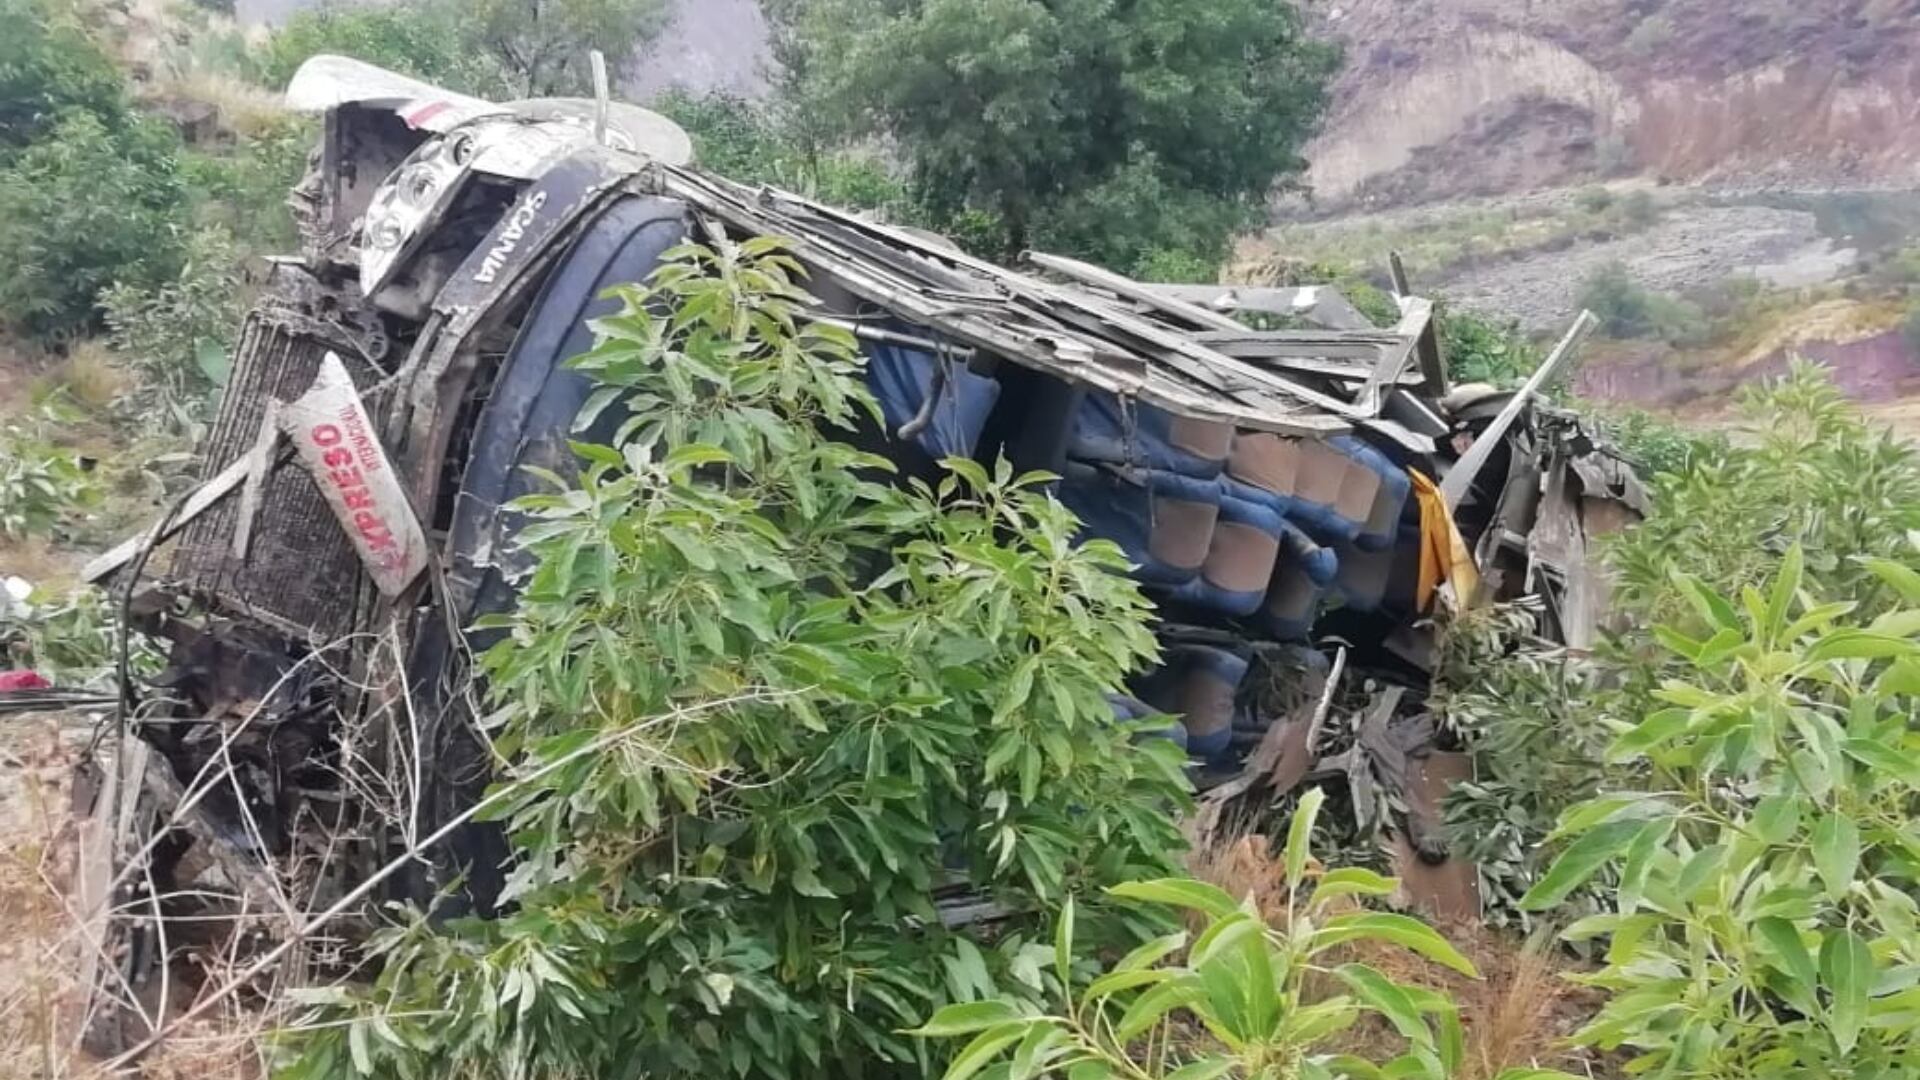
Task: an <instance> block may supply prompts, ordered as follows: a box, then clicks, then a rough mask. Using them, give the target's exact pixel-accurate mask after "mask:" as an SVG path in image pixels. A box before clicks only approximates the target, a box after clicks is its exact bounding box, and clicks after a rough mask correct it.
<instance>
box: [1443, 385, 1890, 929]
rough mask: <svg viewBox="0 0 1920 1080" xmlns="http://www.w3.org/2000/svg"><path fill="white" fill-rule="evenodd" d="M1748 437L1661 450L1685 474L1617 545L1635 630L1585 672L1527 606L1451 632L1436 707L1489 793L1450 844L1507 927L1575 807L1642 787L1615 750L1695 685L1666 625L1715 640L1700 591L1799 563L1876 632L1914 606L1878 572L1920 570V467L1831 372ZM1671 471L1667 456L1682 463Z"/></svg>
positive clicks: (1464, 793) (1596, 906)
mask: <svg viewBox="0 0 1920 1080" xmlns="http://www.w3.org/2000/svg"><path fill="white" fill-rule="evenodd" d="M1743 408H1744V412H1745V418H1746V428H1747V430H1746V431H1744V432H1741V433H1739V434H1738V435H1737V436H1736V437H1735V438H1733V439H1731V440H1729V439H1725V438H1706V439H1698V440H1694V439H1689V438H1688V437H1686V436H1684V435H1679V434H1677V433H1672V432H1670V431H1669V432H1668V433H1666V434H1662V435H1659V436H1657V439H1656V438H1655V437H1649V441H1650V442H1656V441H1657V442H1663V443H1665V444H1666V445H1667V446H1668V447H1669V448H1674V444H1675V443H1676V442H1678V441H1680V440H1686V441H1685V443H1684V446H1685V448H1684V450H1680V451H1678V452H1677V453H1672V458H1679V459H1681V460H1682V461H1683V464H1682V465H1679V466H1677V467H1665V468H1662V469H1660V470H1659V471H1657V472H1656V473H1655V475H1654V476H1653V477H1652V478H1651V481H1650V484H1651V487H1652V491H1653V498H1652V512H1651V513H1650V515H1649V516H1648V518H1647V520H1646V521H1644V522H1642V523H1641V524H1640V525H1638V526H1636V527H1635V528H1633V529H1631V530H1629V531H1627V532H1626V533H1624V534H1621V535H1620V536H1618V537H1615V538H1613V539H1612V540H1611V541H1610V542H1609V543H1607V544H1606V545H1605V547H1604V549H1603V550H1604V556H1605V558H1606V561H1607V564H1608V566H1609V568H1610V569H1611V570H1612V571H1613V574H1614V577H1615V588H1614V593H1613V603H1614V608H1615V615H1616V617H1617V619H1618V621H1619V623H1620V625H1621V626H1622V627H1624V629H1623V630H1622V631H1621V632H1620V633H1618V634H1616V635H1614V636H1611V637H1610V638H1608V639H1607V640H1605V641H1604V642H1603V643H1602V645H1601V646H1600V647H1599V648H1598V649H1596V650H1595V653H1594V655H1592V656H1591V657H1586V658H1578V657H1570V656H1568V655H1566V654H1565V653H1564V652H1561V651H1557V650H1552V649H1549V648H1547V647H1546V646H1544V645H1542V644H1541V643H1540V642H1539V641H1538V640H1537V638H1536V636H1535V635H1534V634H1533V632H1532V629H1533V628H1532V615H1531V613H1529V612H1527V611H1525V610H1514V609H1496V610H1494V611H1491V612H1487V613H1484V614H1479V615H1476V616H1473V617H1468V618H1464V619H1462V620H1460V621H1459V622H1457V623H1455V624H1454V625H1453V626H1451V627H1450V628H1449V632H1448V636H1447V643H1446V648H1445V650H1444V651H1443V654H1442V656H1443V662H1442V664H1441V667H1440V670H1439V671H1438V673H1437V676H1436V678H1437V681H1438V684H1439V687H1438V688H1439V693H1438V695H1437V696H1436V701H1435V709H1436V712H1437V713H1438V714H1439V715H1440V716H1442V717H1443V718H1444V719H1445V720H1446V722H1447V723H1448V725H1449V726H1450V727H1451V728H1452V729H1453V730H1454V731H1456V732H1457V733H1459V735H1460V737H1461V739H1462V741H1463V743H1464V744H1465V746H1466V748H1467V750H1469V751H1470V752H1471V753H1472V754H1473V755H1474V761H1475V779H1474V781H1473V782H1472V783H1470V784H1463V785H1461V786H1459V787H1458V788H1457V789H1456V790H1455V791H1454V793H1453V794H1452V796H1450V798H1449V800H1448V806H1447V813H1448V819H1449V822H1450V825H1451V828H1450V830H1449V831H1450V835H1451V838H1452V840H1453V843H1454V844H1455V845H1456V847H1457V848H1458V850H1460V851H1461V852H1462V853H1464V854H1467V855H1470V856H1472V857H1473V858H1475V859H1476V860H1478V861H1479V863H1480V866H1481V869H1482V873H1483V878H1482V880H1483V884H1484V885H1485V887H1486V896H1487V898H1488V901H1489V903H1490V905H1491V910H1492V912H1493V913H1494V917H1495V918H1496V920H1497V921H1501V922H1512V923H1516V924H1522V925H1524V924H1526V923H1527V921H1528V920H1529V918H1530V916H1529V915H1528V914H1527V913H1526V912H1524V911H1521V910H1520V909H1519V908H1518V907H1517V906H1516V905H1515V900H1516V897H1517V896H1518V895H1519V894H1521V893H1524V892H1525V891H1526V890H1528V889H1530V888H1532V887H1533V886H1534V885H1535V884H1536V883H1537V882H1538V881H1539V880H1540V877H1541V874H1542V872H1543V871H1544V869H1545V867H1546V865H1547V860H1548V858H1549V857H1550V855H1551V854H1552V853H1553V851H1554V848H1553V846H1552V845H1548V844H1547V843H1546V838H1547V837H1548V835H1549V834H1550V833H1551V832H1552V830H1553V828H1554V825H1555V822H1556V821H1557V820H1558V818H1559V817H1560V815H1561V814H1562V813H1563V812H1564V811H1565V810H1566V809H1567V808H1568V807H1569V806H1571V805H1572V804H1573V803H1574V802H1576V801H1578V800H1580V799H1582V798H1584V797H1586V796H1588V795H1590V794H1593V793H1594V792H1596V791H1599V790H1601V789H1602V788H1603V787H1605V786H1607V785H1609V784H1611V785H1614V786H1630V785H1632V784H1634V783H1639V782H1643V778H1641V777H1639V776H1637V775H1635V774H1632V773H1622V772H1621V767H1620V766H1618V765H1609V764H1608V763H1607V761H1606V760H1605V758H1604V754H1603V751H1604V748H1605V745H1606V744H1607V742H1609V741H1610V740H1611V738H1612V737H1613V735H1614V733H1616V732H1617V731H1619V730H1620V728H1621V725H1623V724H1628V723H1637V722H1638V721H1639V719H1641V718H1643V717H1644V716H1645V715H1647V714H1648V713H1650V712H1652V711H1654V710H1655V709H1657V708H1658V707H1659V703H1658V701H1657V699H1656V696H1655V695H1656V694H1657V692H1658V691H1659V688H1660V686H1661V685H1662V683H1663V682H1664V681H1667V680H1670V679H1674V678H1681V677H1684V676H1686V675H1687V674H1688V672H1687V670H1686V669H1685V667H1684V665H1676V664H1675V663H1674V660H1675V658H1674V656H1673V655H1672V654H1671V653H1669V652H1666V651H1664V650H1663V649H1662V648H1661V647H1660V644H1659V641H1658V640H1656V638H1655V636H1654V634H1653V633H1652V631H1651V629H1650V628H1651V627H1654V626H1657V625H1661V624H1666V625H1670V626H1674V627H1677V628H1678V630H1679V632H1682V633H1685V634H1688V635H1694V636H1700V635H1706V636H1711V635H1712V634H1713V633H1715V632H1716V631H1715V630H1714V629H1713V628H1712V627H1711V626H1710V625H1707V624H1705V623H1702V622H1700V621H1699V620H1698V616H1697V614H1696V605H1695V602H1694V600H1693V599H1692V598H1691V596H1690V591H1689V589H1683V588H1679V587H1676V585H1675V584H1674V580H1675V578H1674V575H1675V574H1676V573H1683V572H1684V573H1686V574H1689V575H1691V579H1692V580H1697V581H1699V582H1701V583H1703V585H1704V587H1705V588H1707V589H1710V590H1712V591H1713V592H1714V593H1716V594H1718V595H1723V596H1744V595H1745V594H1747V593H1748V592H1749V591H1751V590H1753V589H1755V588H1758V587H1759V586H1761V585H1763V584H1764V583H1765V582H1766V581H1768V580H1769V579H1770V578H1771V577H1773V576H1774V575H1775V574H1776V573H1777V572H1778V568H1779V566H1780V563H1781V561H1782V559H1783V558H1784V557H1785V553H1786V552H1787V551H1789V550H1798V551H1799V552H1801V556H1800V558H1801V562H1802V570H1801V577H1802V579H1803V581H1804V582H1805V585H1806V588H1807V590H1808V591H1809V592H1810V593H1812V594H1813V595H1818V596H1822V597H1830V598H1833V599H1835V600H1839V601H1844V602H1847V603H1851V604H1855V605H1858V612H1859V617H1860V618H1861V619H1863V620H1865V621H1868V622H1871V621H1872V620H1874V619H1876V618H1879V617H1880V616H1882V615H1884V614H1885V613H1886V612H1888V611H1891V610H1894V609H1895V608H1896V607H1897V605H1898V604H1899V602H1900V599H1899V596H1898V594H1897V593H1896V592H1894V591H1893V590H1891V589H1889V587H1888V586H1887V584H1886V582H1885V581H1884V580H1883V578H1882V577H1881V576H1880V575H1877V574H1875V573H1873V572H1871V571H1870V570H1869V568H1868V566H1869V563H1870V562H1871V561H1873V560H1879V561H1882V562H1888V561H1891V562H1913V561H1915V549H1914V546H1913V542H1912V541H1911V540H1910V539H1909V537H1910V536H1911V535H1912V534H1913V532H1914V531H1915V530H1920V457H1916V455H1915V453H1914V451H1913V450H1912V449H1911V448H1909V447H1908V446H1907V445H1905V444H1904V443H1901V442H1899V441H1897V440H1895V439H1894V438H1892V436H1890V435H1888V434H1886V433H1884V432H1877V431H1874V430H1872V429H1870V428H1869V427H1868V426H1867V425H1866V424H1865V422H1864V421H1862V420H1861V418H1860V416H1859V414H1858V412H1857V411H1856V410H1855V409H1854V408H1853V407H1852V406H1851V405H1850V404H1849V403H1847V402H1846V400H1845V399H1844V398H1843V397H1842V396H1841V395H1840V394H1839V392H1838V391H1837V390H1835V389H1834V387H1833V385H1832V383H1831V382H1830V381H1829V380H1828V379H1827V378H1826V376H1825V374H1824V373H1823V372H1822V371H1821V370H1820V369H1818V368H1813V367H1810V366H1806V365H1799V366H1796V367H1795V368H1794V369H1793V371H1792V372H1791V373H1790V375H1789V376H1788V377H1787V378H1785V379H1783V380H1781V381H1779V382H1777V383H1774V384H1770V385H1766V386H1762V387H1759V388H1756V389H1755V390H1753V391H1752V392H1751V393H1750V394H1749V395H1748V396H1747V397H1746V399H1745V400H1744V402H1743ZM1672 458H1670V459H1669V460H1672ZM1610 881H1611V878H1610V877H1606V876H1603V877H1602V878H1600V879H1599V880H1598V881H1597V882H1594V883H1589V884H1588V885H1586V886H1584V887H1583V888H1581V889H1580V890H1579V891H1578V892H1575V893H1571V894H1568V895H1566V896H1564V897H1562V898H1561V899H1560V901H1559V902H1558V906H1557V907H1556V909H1555V911H1554V916H1555V918H1556V919H1557V920H1558V921H1561V922H1565V921H1567V920H1568V919H1570V918H1578V917H1583V916H1585V915H1588V914H1593V913H1595V912H1596V911H1598V910H1601V907H1602V905H1603V904H1605V903H1606V902H1607V893H1606V890H1607V888H1608V887H1609V884H1610Z"/></svg>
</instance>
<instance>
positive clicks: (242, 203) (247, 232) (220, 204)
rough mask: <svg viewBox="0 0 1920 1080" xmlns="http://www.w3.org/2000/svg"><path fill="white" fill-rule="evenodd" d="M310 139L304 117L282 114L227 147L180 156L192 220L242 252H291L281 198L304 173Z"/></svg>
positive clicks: (292, 235)
mask: <svg viewBox="0 0 1920 1080" xmlns="http://www.w3.org/2000/svg"><path fill="white" fill-rule="evenodd" d="M314 139H315V125H314V124H313V122H312V120H311V119H310V118H308V117H304V116H285V117H281V118H280V119H278V120H276V121H274V122H273V123H272V124H270V125H268V126H266V127H265V128H263V129H262V130H260V131H257V132H255V133H253V134H252V135H250V136H249V137H247V138H243V139H240V140H239V141H237V142H236V143H235V144H234V145H233V146H232V147H229V148H225V149H222V150H218V151H197V152H189V153H185V154H182V155H181V158H180V175H181V180H182V182H183V183H184V184H185V186H186V188H187V192H188V196H189V198H190V200H191V201H192V203H193V206H194V210H195V214H194V217H195V219H196V221H197V222H198V223H199V224H200V225H201V227H202V228H205V227H207V226H213V227H215V228H217V229H221V230H224V231H225V232H227V233H229V234H231V235H232V237H233V239H234V241H235V243H236V244H237V245H238V246H239V247H240V248H241V249H243V250H245V251H249V252H257V253H267V252H275V251H278V252H286V251H289V250H291V249H292V247H293V245H294V244H295V243H296V242H297V241H298V239H299V238H298V235H297V234H296V232H295V229H294V224H293V215H292V214H290V213H289V212H288V210H287V196H288V193H289V192H290V191H291V190H292V189H293V186H294V185H295V184H297V183H299V182H300V178H301V177H302V176H303V175H304V174H305V173H306V169H307V155H308V153H309V152H310V151H311V150H312V149H313V145H314ZM236 256H237V253H236Z"/></svg>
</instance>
